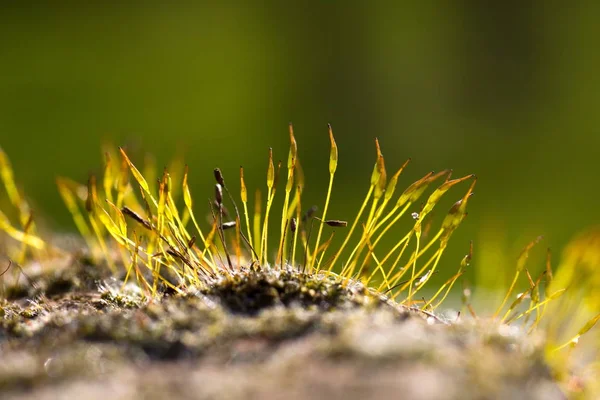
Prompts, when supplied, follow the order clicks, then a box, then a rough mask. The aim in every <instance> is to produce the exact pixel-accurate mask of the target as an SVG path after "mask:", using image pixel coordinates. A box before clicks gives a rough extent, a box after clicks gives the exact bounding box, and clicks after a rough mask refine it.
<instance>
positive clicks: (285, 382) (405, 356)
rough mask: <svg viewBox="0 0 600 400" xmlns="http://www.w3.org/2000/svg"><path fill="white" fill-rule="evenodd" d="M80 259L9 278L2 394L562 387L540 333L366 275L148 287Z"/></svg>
mask: <svg viewBox="0 0 600 400" xmlns="http://www.w3.org/2000/svg"><path fill="white" fill-rule="evenodd" d="M78 268H79V269H77V268H73V267H72V266H71V267H69V268H64V269H60V268H57V269H56V271H54V272H53V273H52V274H51V275H50V276H47V275H41V274H40V275H29V278H28V280H30V281H31V282H26V281H27V280H23V279H20V282H21V284H20V285H21V286H19V285H13V286H12V287H8V291H7V293H10V294H11V297H10V299H9V300H6V301H4V302H3V303H1V308H0V315H1V316H2V320H1V324H0V360H2V362H0V388H1V392H2V396H1V397H2V398H3V399H27V398H35V399H74V398H78V399H165V398H178V399H235V398H244V399H254V398H256V399H337V398H340V399H341V398H343V399H345V400H349V399H366V398H374V399H375V398H377V399H381V398H403V399H418V400H421V399H423V400H424V399H461V400H464V399H544V400H552V399H562V398H564V396H563V395H562V393H561V392H560V390H559V389H558V387H557V386H556V385H555V384H554V382H553V381H552V380H551V378H550V374H549V372H548V370H547V368H546V366H545V365H544V362H543V354H542V348H541V344H542V343H540V342H539V341H538V339H537V338H536V337H529V336H525V335H524V334H522V332H520V331H519V329H518V328H514V327H507V326H499V325H496V324H494V323H490V322H487V321H479V322H462V323H452V324H448V323H444V321H441V320H440V319H438V318H435V317H433V316H428V315H425V314H423V313H419V312H414V311H409V310H406V309H403V308H400V307H398V306H396V305H394V304H392V303H389V302H388V301H387V300H386V299H384V298H382V297H380V296H377V295H375V294H373V293H371V292H369V291H368V290H366V289H365V288H364V287H362V286H361V285H360V284H356V283H345V284H342V283H340V282H338V281H335V280H332V279H329V278H325V277H322V276H307V275H303V274H300V273H298V272H295V271H293V270H288V271H272V270H266V271H254V270H247V271H242V272H240V273H239V274H237V275H235V276H233V277H229V278H222V279H219V280H215V282H213V283H212V284H211V286H210V289H193V288H190V289H189V291H188V294H186V295H174V294H172V295H165V296H164V297H162V298H160V299H153V300H148V299H145V298H144V297H143V296H142V295H141V294H140V293H139V292H138V291H136V290H135V289H133V288H131V287H129V288H127V289H126V290H125V291H124V292H121V291H119V290H117V289H116V288H118V287H120V284H119V285H118V284H117V283H118V282H111V281H110V280H108V281H107V280H106V276H105V275H103V274H102V273H98V272H96V271H93V270H92V272H89V271H88V270H89V267H88V266H85V265H84V264H82V263H80V264H79V267H78ZM86 271H88V272H86ZM57 282H62V283H61V284H60V285H58V284H57ZM99 283H100V285H99ZM32 296H34V297H32Z"/></svg>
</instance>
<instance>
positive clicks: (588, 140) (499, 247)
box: [0, 1, 600, 285]
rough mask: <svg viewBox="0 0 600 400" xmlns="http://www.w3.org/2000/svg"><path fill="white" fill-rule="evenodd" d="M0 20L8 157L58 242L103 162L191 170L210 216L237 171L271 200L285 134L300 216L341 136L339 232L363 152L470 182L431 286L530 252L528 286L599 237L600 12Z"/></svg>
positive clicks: (118, 13) (274, 5)
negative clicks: (470, 255)
mask: <svg viewBox="0 0 600 400" xmlns="http://www.w3.org/2000/svg"><path fill="white" fill-rule="evenodd" d="M534 4H538V5H534ZM1 7H2V8H1V9H0V60H2V61H1V62H0V145H1V146H2V147H3V148H4V149H5V151H6V152H7V153H8V154H9V156H10V157H11V159H12V162H13V164H14V167H15V170H16V171H17V178H18V179H19V181H20V182H21V183H22V184H23V186H24V187H25V188H26V193H27V194H28V196H29V197H30V198H32V199H33V201H34V204H35V206H36V212H37V214H41V215H43V216H45V218H46V220H47V221H48V223H49V225H50V226H54V227H56V228H57V229H65V230H68V229H73V225H72V223H71V222H70V218H69V215H68V213H67V212H66V210H65V208H64V207H63V205H62V203H61V200H60V198H59V196H58V194H57V191H56V189H55V185H54V178H55V177H56V176H57V175H63V176H69V177H73V178H75V179H78V180H80V181H85V179H86V178H87V176H88V174H89V173H90V172H98V171H100V166H101V162H102V154H101V152H100V146H101V144H102V143H105V142H112V143H115V144H118V145H126V146H128V148H129V149H130V151H131V152H132V153H133V154H134V159H137V160H140V159H141V155H143V154H144V152H148V153H152V154H154V155H155V156H156V160H157V164H158V165H159V166H162V165H166V164H167V162H168V160H169V159H171V158H172V157H174V156H177V155H183V156H184V157H185V160H186V162H187V163H189V164H190V167H191V170H192V184H193V185H194V189H195V192H196V194H197V195H198V196H199V198H200V199H202V198H205V197H206V196H208V195H210V194H211V193H212V184H213V178H212V168H214V167H216V166H220V167H221V168H222V169H223V171H224V173H225V176H226V178H227V179H228V180H229V181H230V182H231V185H232V186H233V187H237V173H238V172H237V170H238V167H239V165H240V164H241V165H244V167H245V168H246V170H247V174H248V178H249V185H251V186H252V187H256V186H261V187H263V186H264V180H263V179H264V173H265V170H266V164H267V163H266V160H267V159H266V157H267V154H268V147H269V146H272V147H273V148H274V152H275V156H276V158H280V159H283V160H285V159H286V157H287V144H288V136H287V124H288V122H289V121H292V122H293V123H294V126H295V131H296V136H297V140H298V143H299V149H300V156H301V160H302V162H303V166H304V168H305V172H306V176H307V182H308V186H307V197H306V199H305V200H304V204H319V205H322V202H323V199H324V194H325V192H324V191H325V188H326V184H327V178H328V174H327V162H328V160H327V157H328V152H329V142H328V138H327V130H326V123H328V122H330V123H332V125H333V127H334V132H335V134H336V137H337V143H338V146H339V150H340V166H339V168H338V174H337V180H336V183H335V187H334V189H335V192H334V196H333V199H332V202H333V204H332V212H331V214H330V216H332V217H336V218H340V219H349V220H350V219H351V218H352V216H353V214H352V211H354V210H356V209H357V207H358V206H359V205H360V202H361V201H362V198H363V196H364V193H365V192H366V190H367V188H368V181H369V176H370V174H371V169H372V165H373V163H374V161H375V149H374V138H375V137H378V138H379V140H380V142H381V145H382V147H383V151H384V155H385V156H386V162H387V166H388V171H389V172H390V173H391V172H392V171H393V170H394V169H396V168H397V167H399V166H400V165H401V163H402V162H403V161H404V160H405V159H406V158H408V157H412V159H413V162H412V163H411V165H410V167H409V168H408V170H407V172H406V174H405V175H404V176H403V178H402V179H401V181H400V184H399V187H400V188H403V187H405V186H407V185H408V184H409V183H411V182H412V181H414V180H415V179H417V178H418V177H420V176H422V175H423V174H425V173H426V172H428V171H429V170H436V171H437V170H440V169H443V168H453V169H454V171H455V176H457V177H458V176H462V175H465V174H468V173H476V174H477V175H478V177H479V181H478V185H477V188H476V196H475V197H473V199H472V201H471V203H470V207H469V208H470V214H469V218H468V219H467V220H465V222H464V223H463V225H462V226H461V227H460V229H459V231H458V232H457V234H456V236H455V237H454V238H453V240H452V241H451V249H450V251H449V253H448V255H447V257H445V259H444V260H445V262H444V264H445V265H447V266H448V268H447V269H445V270H444V271H445V272H442V273H441V274H440V275H445V276H449V274H450V272H449V271H454V270H455V269H456V267H457V266H458V262H459V261H460V258H461V257H462V255H463V254H465V252H466V251H467V249H468V243H469V240H471V239H472V240H474V243H475V258H474V263H473V264H474V265H475V267H476V269H475V270H476V271H477V272H473V273H472V276H471V278H472V279H476V280H477V282H478V283H479V284H481V285H493V284H496V283H498V282H502V281H504V280H506V279H508V276H509V275H510V274H511V273H512V268H513V266H514V260H515V259H516V257H517V255H518V253H519V251H520V249H521V248H523V247H524V246H525V244H526V243H527V242H529V241H531V240H532V239H534V238H535V237H536V236H537V235H540V234H542V235H544V236H545V239H544V241H543V242H542V245H541V246H540V247H539V248H538V249H537V250H536V253H535V254H536V257H535V258H533V256H532V263H531V267H532V269H536V268H541V267H542V264H543V254H544V252H545V248H546V247H551V248H552V249H554V250H555V254H559V253H560V249H561V248H562V247H563V246H564V245H565V244H566V243H567V242H568V240H569V239H570V238H571V237H572V236H573V235H574V234H575V233H576V232H578V231H580V230H581V229H583V228H585V227H588V226H590V225H593V224H595V223H597V222H598V221H599V216H600V212H599V210H598V207H597V203H596V201H597V197H598V194H599V193H600V187H599V185H598V182H599V180H598V173H599V172H600V166H599V163H598V154H599V153H600V132H599V131H600V112H598V105H599V104H600V78H599V76H600V74H599V72H598V71H600V52H599V51H598V48H597V39H598V37H600V25H598V23H597V16H598V15H600V14H599V11H600V3H598V2H573V3H569V4H568V5H563V6H562V7H554V6H552V5H551V4H550V2H538V3H536V2H531V3H529V2H528V3H521V2H496V3H494V4H488V3H484V2H475V1H473V2H469V1H457V2H439V3H435V2H418V4H415V3H411V4H410V5H408V3H406V4H405V3H402V2H381V1H373V2H366V1H364V2H353V1H326V2H325V1H314V2H312V1H302V2H284V1H272V2H237V3H236V2H227V1H215V2H204V3H203V4H202V5H195V6H189V5H187V6H184V5H168V4H166V3H165V4H160V3H151V2H139V3H138V4H135V3H128V4H113V5H109V4H104V3H103V4H97V5H89V4H88V5H83V4H82V3H79V2H72V3H66V2H62V3H61V2H53V4H52V5H43V4H38V5H36V6H31V5H30V6H28V7H27V6H21V5H19V4H13V5H10V6H8V5H6V4H5V3H4V4H3V5H2V6H1ZM234 183H235V185H234ZM463 189H466V186H465V187H463ZM463 189H456V190H452V191H451V192H450V193H449V194H448V196H447V199H446V203H444V204H443V205H442V206H441V208H440V209H439V210H438V214H439V215H440V216H441V215H443V214H445V212H446V211H447V209H448V208H449V207H450V205H451V204H452V203H453V202H454V201H455V200H457V199H458V198H460V197H461V196H462V194H463V192H464V191H463ZM199 203H200V202H199ZM473 275H474V276H473ZM440 279H441V278H440Z"/></svg>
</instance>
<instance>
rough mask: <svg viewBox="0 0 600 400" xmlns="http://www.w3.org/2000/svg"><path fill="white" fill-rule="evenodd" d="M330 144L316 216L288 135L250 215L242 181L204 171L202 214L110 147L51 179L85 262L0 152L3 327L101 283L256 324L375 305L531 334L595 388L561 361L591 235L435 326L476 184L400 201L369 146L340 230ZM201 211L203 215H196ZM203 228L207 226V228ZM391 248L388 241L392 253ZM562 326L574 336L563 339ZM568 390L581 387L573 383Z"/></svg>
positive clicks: (106, 293)
mask: <svg viewBox="0 0 600 400" xmlns="http://www.w3.org/2000/svg"><path fill="white" fill-rule="evenodd" d="M328 135H329V142H330V155H329V165H328V171H329V184H328V187H327V192H326V193H324V196H323V197H324V199H323V201H324V203H323V205H322V207H319V208H316V207H312V208H309V207H306V205H305V204H303V202H302V198H303V192H304V188H305V185H304V177H303V174H302V169H301V166H300V160H299V159H298V151H297V144H296V139H295V137H294V132H293V129H292V126H291V125H290V126H289V138H290V149H289V153H288V157H287V164H286V165H285V167H284V169H283V171H282V169H281V167H282V165H281V163H278V164H277V165H276V163H275V162H274V158H273V153H272V151H270V152H269V159H268V167H267V179H266V185H267V190H266V197H265V200H266V201H265V202H264V203H263V202H261V199H262V196H261V193H260V191H256V195H255V201H254V204H253V207H251V202H250V200H249V194H248V188H247V186H246V182H245V179H244V170H243V168H240V176H239V192H238V191H234V190H233V187H232V186H231V182H230V180H229V177H227V179H226V178H225V177H224V175H223V173H222V172H221V170H220V169H218V168H217V169H215V170H214V171H213V173H214V177H215V187H214V193H213V195H212V198H211V200H210V201H209V202H208V204H206V203H204V202H200V203H197V202H196V203H195V202H194V199H193V198H192V195H191V191H190V187H189V176H190V175H189V171H188V169H187V167H186V168H185V172H184V173H183V176H182V178H181V180H180V181H178V180H177V179H174V178H172V176H171V175H170V174H169V172H168V171H167V170H165V171H164V172H163V174H162V176H160V178H159V179H158V180H157V181H156V182H154V179H153V178H152V177H156V172H155V171H153V170H152V169H149V168H146V169H142V170H143V171H144V172H143V173H142V172H141V171H140V170H139V169H138V168H137V167H136V166H135V165H134V163H133V162H132V161H131V160H130V158H129V156H128V154H127V152H126V151H125V150H124V149H122V148H119V149H118V150H116V149H112V148H109V149H107V150H106V153H105V164H104V171H103V176H102V177H101V178H99V179H98V178H97V177H95V176H90V178H89V180H88V182H87V184H80V183H77V182H74V181H72V180H70V179H67V178H58V179H57V186H58V191H59V193H60V196H61V197H62V199H63V201H64V203H65V205H66V207H67V208H68V210H69V212H70V213H71V215H72V217H73V221H74V223H75V225H76V227H77V229H78V231H79V234H80V240H81V241H82V242H83V243H85V246H84V249H85V250H84V251H83V252H82V250H81V246H80V247H79V248H78V249H77V250H76V251H74V250H70V249H65V248H64V246H62V245H61V243H58V242H57V241H56V240H54V238H53V237H51V236H47V237H44V235H42V233H41V230H40V229H38V226H37V225H36V221H34V219H33V217H32V215H33V213H32V211H31V208H30V206H29V203H28V202H27V200H26V199H25V197H24V196H23V195H22V193H21V192H20V191H19V190H18V189H17V185H16V184H15V179H14V174H13V170H12V167H11V165H10V163H9V161H8V158H7V156H6V155H5V153H4V152H3V151H2V150H0V176H1V178H2V183H3V186H4V189H5V193H6V197H5V199H3V200H2V201H0V206H2V207H10V208H11V209H12V210H13V212H12V214H14V218H9V216H8V215H10V214H9V213H8V212H7V213H6V214H5V213H4V212H2V211H0V231H2V232H4V237H3V240H2V244H3V247H1V248H0V249H1V250H2V251H3V252H4V253H5V254H6V256H7V260H8V261H7V262H6V266H3V267H2V269H1V271H2V292H1V293H2V296H3V297H4V298H5V300H3V304H4V306H3V307H4V308H3V310H4V311H3V313H2V314H3V315H5V314H6V313H10V310H11V307H12V305H11V304H12V303H11V298H19V293H21V297H22V296H23V295H25V296H37V297H36V298H39V296H46V295H48V293H49V292H51V291H52V290H54V291H58V290H60V289H57V286H56V284H57V281H60V279H63V281H61V282H63V284H64V285H67V286H69V287H71V286H73V285H74V284H73V282H74V280H75V281H77V282H81V281H86V280H88V281H91V282H93V283H92V286H93V285H97V282H101V285H100V289H99V292H100V293H101V296H100V297H101V299H102V301H104V302H105V303H106V302H108V303H110V304H113V305H114V306H115V307H116V306H118V307H126V308H129V307H132V308H136V307H140V305H141V304H162V302H164V301H165V300H164V299H165V298H166V297H165V296H168V297H169V298H181V299H186V298H189V296H191V295H192V294H195V295H201V296H209V297H211V296H212V297H214V298H216V299H218V300H219V301H220V302H222V303H223V304H224V305H225V306H226V308H227V309H228V310H230V311H232V312H234V313H236V312H237V313H243V314H248V315H259V313H260V311H261V310H264V309H265V308H268V307H270V306H276V305H280V306H281V305H283V306H285V307H296V306H300V307H302V308H304V309H306V310H310V309H313V308H316V309H318V310H321V311H323V312H326V311H327V312H328V311H331V310H337V309H345V308H347V307H363V306H368V307H372V306H374V305H375V306H376V305H386V306H391V307H392V308H393V309H394V310H396V312H398V313H403V312H408V313H414V314H417V315H423V316H424V317H425V318H426V319H429V320H430V321H432V322H434V323H435V322H440V323H442V324H444V325H448V326H449V328H448V329H451V328H452V327H456V326H460V325H461V324H466V323H467V322H466V320H467V319H471V320H475V321H477V320H479V321H485V323H484V324H486V325H489V326H493V327H495V328H497V329H503V328H502V327H506V326H508V325H509V324H510V326H512V327H518V330H519V331H522V332H528V333H529V334H531V335H534V334H535V335H539V334H540V333H542V334H543V336H544V337H545V339H544V343H545V349H546V350H545V360H546V362H547V363H548V364H549V365H550V366H552V368H553V376H554V377H555V379H557V380H558V381H560V382H562V383H563V384H564V385H565V387H567V388H568V390H571V392H572V393H584V390H585V393H591V392H590V391H592V390H594V389H595V388H594V385H593V384H592V383H588V382H587V381H586V379H584V378H586V377H587V378H589V376H590V375H589V374H592V375H591V376H595V375H594V374H595V373H596V372H595V371H596V369H597V365H598V362H597V361H594V360H589V359H588V360H586V366H585V368H584V367H582V366H580V365H575V364H574V361H573V358H574V356H573V354H572V353H573V351H574V350H575V349H576V345H577V343H578V341H579V339H580V338H581V337H582V335H584V334H586V333H587V332H588V331H590V330H591V329H592V327H593V326H594V325H595V323H596V322H597V321H598V319H599V318H600V316H593V315H590V312H589V310H588V311H585V310H583V311H582V310H579V311H577V313H575V312H574V311H573V310H574V309H575V308H576V307H574V306H573V303H574V302H577V301H579V300H580V299H584V300H585V301H586V302H588V303H594V302H596V303H594V304H596V305H597V304H598V295H597V292H594V291H593V287H595V286H593V285H594V284H592V283H590V282H589V281H585V280H584V279H582V278H581V275H580V274H579V273H578V271H577V266H578V265H579V261H578V260H579V259H578V258H577V257H580V258H582V257H584V256H582V254H583V255H585V254H587V256H585V257H587V258H586V260H588V259H589V258H590V257H592V256H594V255H595V256H598V254H600V252H598V251H597V250H596V251H595V252H594V251H593V250H592V248H593V247H594V246H593V244H590V241H593V239H589V238H593V237H595V238H597V237H600V235H595V234H593V233H592V234H587V235H584V238H583V239H581V238H579V239H577V242H576V243H575V244H573V245H571V252H570V258H568V259H567V260H566V261H565V262H564V263H563V264H564V265H562V266H561V268H560V271H559V273H558V275H557V276H556V278H555V279H553V274H552V269H551V265H550V264H551V263H550V261H551V259H550V255H549V253H548V259H547V265H546V268H545V270H544V271H543V272H542V273H541V274H540V275H539V276H537V277H536V276H532V275H531V274H530V272H529V270H528V269H527V267H526V260H527V258H528V255H529V251H530V250H531V248H532V247H533V246H534V245H535V244H536V243H538V242H539V239H536V240H534V241H532V242H531V243H530V244H529V245H527V246H526V247H525V249H524V250H523V252H522V253H521V255H520V256H519V257H518V260H517V266H516V272H515V275H514V279H513V280H512V284H511V285H510V287H509V288H508V289H507V291H506V294H505V296H504V300H503V301H502V302H501V304H500V305H499V307H498V308H497V310H496V312H495V313H493V316H492V318H486V319H484V318H481V317H478V316H477V315H476V313H475V311H474V308H475V307H473V306H472V304H471V302H470V297H469V294H470V290H469V289H468V288H464V289H463V296H462V298H463V309H464V311H467V312H465V313H463V314H466V316H464V317H461V318H460V319H459V318H453V319H451V320H448V319H446V318H443V317H441V316H439V315H438V310H440V307H441V305H442V304H443V303H444V301H445V300H446V298H447V297H448V296H449V294H450V293H451V292H452V289H453V288H454V287H455V285H456V283H457V282H459V281H462V279H461V278H462V276H463V275H464V273H465V271H466V270H467V268H468V266H469V263H470V261H471V258H472V253H473V244H472V243H471V247H470V251H469V253H468V254H467V255H466V256H464V258H463V259H462V261H461V262H460V265H459V268H458V270H456V271H455V272H454V273H452V274H451V276H450V278H448V279H447V280H446V281H445V282H443V283H441V284H436V285H435V287H429V288H428V289H427V290H424V288H427V287H428V285H427V284H428V282H429V281H430V278H431V277H432V276H433V275H434V274H436V273H437V272H438V270H439V269H440V260H441V258H442V255H443V254H444V252H445V251H446V249H447V247H448V243H449V240H450V238H451V237H452V235H453V234H454V232H455V231H456V229H457V228H458V227H459V226H460V224H461V223H462V222H463V220H464V219H465V217H466V215H467V205H468V202H469V199H470V197H471V195H472V194H473V190H474V188H475V184H476V181H477V178H476V177H475V175H467V176H464V177H460V178H454V179H452V177H451V175H452V171H451V170H444V171H441V172H437V173H436V172H429V173H427V174H425V175H424V176H423V177H422V178H420V179H418V180H417V181H415V182H414V183H412V184H410V185H408V187H407V188H406V189H405V190H404V191H400V190H397V185H398V181H399V179H400V176H401V174H402V172H403V171H404V169H405V168H406V167H407V165H408V163H409V160H408V161H406V162H404V163H403V164H402V165H401V166H400V167H399V168H398V169H397V170H396V171H395V172H394V173H393V174H392V175H391V176H388V172H387V169H386V165H385V159H384V156H383V153H382V151H381V149H380V146H379V142H378V141H377V140H375V144H376V146H375V149H376V160H375V165H374V167H373V172H372V174H371V179H370V184H369V186H368V190H367V193H366V196H365V197H364V200H363V201H362V204H361V206H360V208H359V210H358V212H357V214H356V215H355V216H354V217H353V218H352V219H351V220H348V221H346V220H342V219H338V218H339V216H337V215H333V212H332V211H334V210H331V209H330V207H329V205H330V199H331V196H332V192H333V182H334V178H335V173H336V170H337V168H338V146H337V144H336V141H335V138H334V134H333V131H332V129H331V126H329V130H328ZM234 186H236V187H237V186H238V183H237V182H236V184H235V185H234ZM455 186H456V187H459V188H461V187H462V194H461V195H460V196H459V197H458V198H456V199H455V200H456V202H455V203H454V205H452V207H451V208H450V209H449V211H447V212H446V213H445V217H444V218H443V220H442V222H441V225H439V226H438V227H437V228H434V227H432V221H433V220H432V219H431V218H430V217H431V215H432V211H433V210H434V208H436V206H438V204H439V203H440V200H441V199H442V197H443V196H445V195H446V194H447V192H449V190H450V189H451V188H453V187H455ZM280 192H283V206H282V207H281V208H279V209H277V208H275V207H274V204H275V202H274V199H275V196H276V194H277V195H279V193H280ZM178 204H180V206H178ZM278 204H279V203H278ZM199 210H204V212H203V213H202V214H201V216H200V214H198V213H199ZM250 210H252V212H251V211H250ZM319 210H322V211H321V212H320V213H319ZM205 215H208V216H209V218H208V223H206V222H205V218H204V216H205ZM401 220H403V221H404V222H403V224H404V225H407V221H409V222H410V226H409V228H408V229H406V231H405V232H402V233H400V234H399V233H398V226H400V225H401V224H402V223H401V222H400V221H401ZM275 221H277V222H275ZM204 225H206V226H204ZM394 228H395V229H394ZM392 232H393V233H392ZM432 232H435V233H432ZM334 233H336V234H338V235H340V234H341V235H344V238H343V240H341V241H340V242H341V244H334V243H337V241H334V240H333V236H334ZM274 236H275V238H274ZM391 237H393V238H394V239H393V243H391V245H390V240H389V239H390V238H391ZM384 238H387V239H388V240H383V239H384ZM594 243H597V242H594ZM588 253H589V254H588ZM73 257H76V258H78V259H79V261H78V263H77V265H78V266H76V267H70V271H71V272H61V274H63V275H61V278H60V279H58V278H56V276H57V275H56V274H55V273H54V272H53V274H54V275H53V276H54V278H53V279H54V280H52V279H48V280H46V281H44V280H43V279H41V278H39V277H40V276H42V275H43V271H40V269H39V265H47V264H48V260H53V261H52V262H53V263H55V264H56V263H59V264H60V262H59V261H56V260H71V261H65V262H64V264H69V265H71V264H72V260H73ZM585 257H584V258H585ZM591 264H592V263H591ZM591 264H590V265H591ZM594 265H596V264H594ZM94 269H95V270H94ZM65 273H66V274H67V277H68V279H67V278H65V277H64V274H65ZM587 274H588V275H589V276H594V277H595V278H594V279H596V278H597V276H598V275H597V273H594V272H593V271H588V272H587ZM36 276H37V277H38V279H37V280H36ZM521 280H527V282H528V288H527V290H525V291H524V292H522V293H520V294H517V295H515V294H514V292H515V290H516V287H517V284H518V283H520V281H521ZM58 284H60V282H58ZM595 284H597V282H596V283H595ZM77 285H79V286H77ZM586 285H588V286H589V287H588V286H586ZM75 286H77V287H84V286H85V285H84V284H81V283H78V284H75ZM424 292H427V296H428V297H427V298H425V297H424V296H423V294H422V293H424ZM571 292H572V293H573V294H572V295H569V296H567V295H565V294H567V293H571ZM132 293H135V295H133V294H132ZM170 301H171V300H170ZM165 307H166V306H165ZM591 309H592V310H593V309H594V308H593V306H592V307H591ZM34 311H35V310H33V311H31V310H30V311H29V312H30V313H31V312H34ZM203 312H208V311H203ZM458 316H460V313H459V314H458ZM211 318H212V317H211ZM574 324H578V325H577V326H578V327H579V326H583V328H581V329H579V330H577V329H576V333H575V332H571V333H569V332H570V327H571V326H573V325H574ZM113 334H115V335H116V333H111V335H113ZM586 336H589V334H588V335H586ZM592 352H593V353H595V352H596V349H595V348H594V350H593V351H592ZM581 371H586V372H585V374H588V375H587V376H584V373H583V372H581ZM589 371H592V372H589ZM582 376H583V377H582ZM575 378H577V379H579V378H581V379H579V380H576V381H577V382H579V381H581V382H586V383H585V384H583V383H581V384H579V385H577V384H574V383H573V382H574V379H575ZM590 382H593V380H591V381H590Z"/></svg>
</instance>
